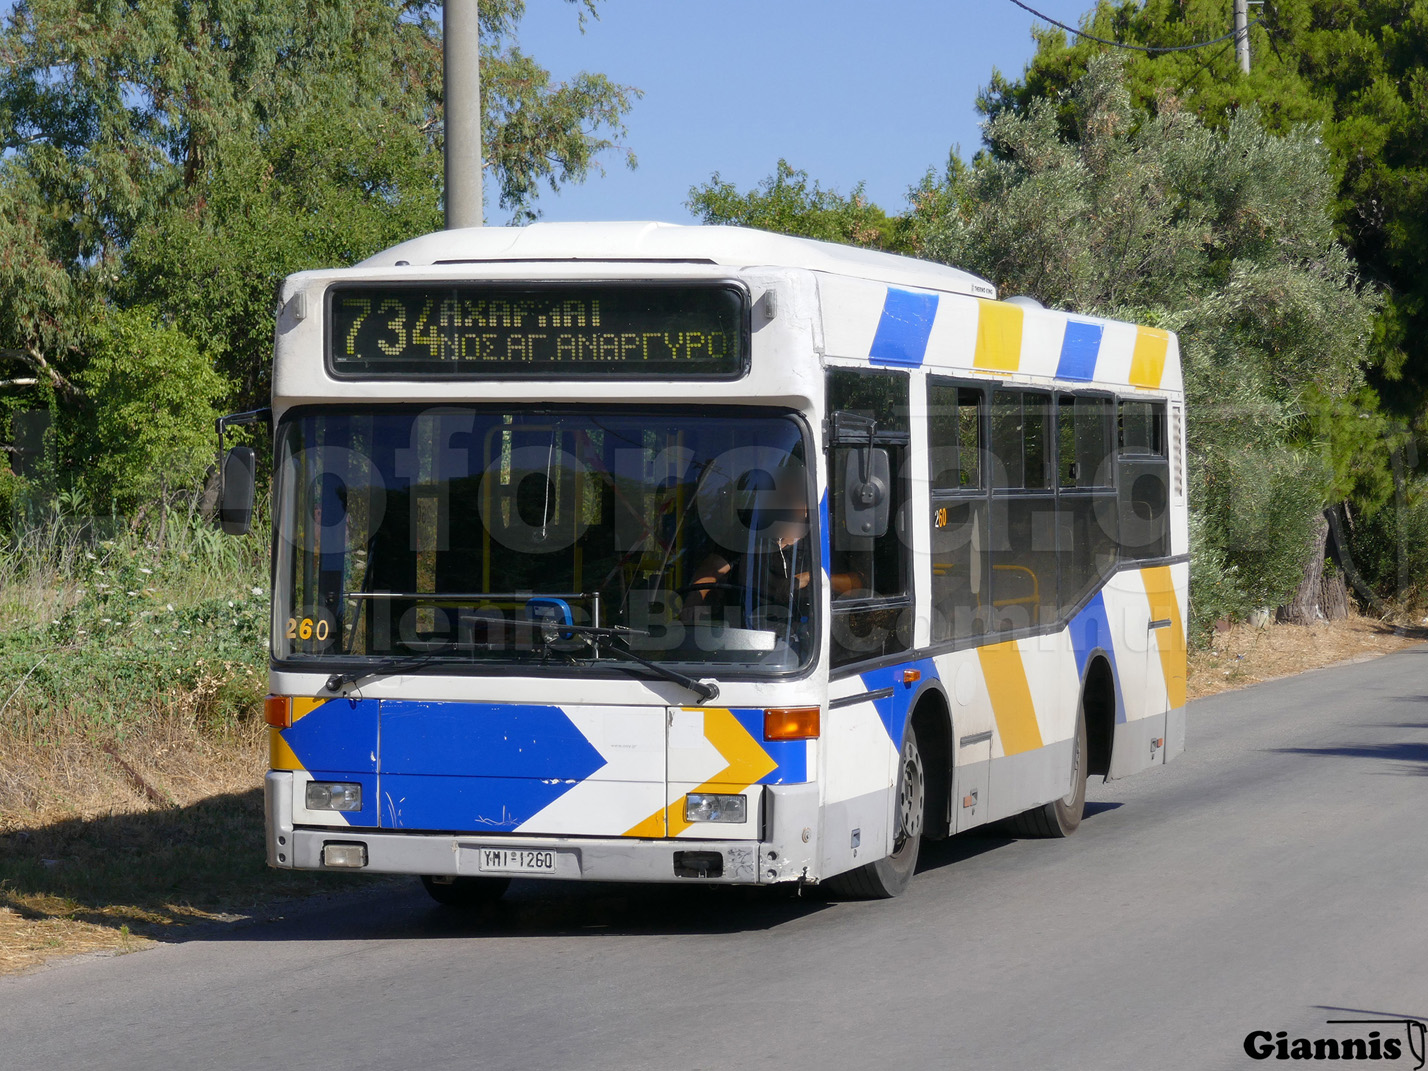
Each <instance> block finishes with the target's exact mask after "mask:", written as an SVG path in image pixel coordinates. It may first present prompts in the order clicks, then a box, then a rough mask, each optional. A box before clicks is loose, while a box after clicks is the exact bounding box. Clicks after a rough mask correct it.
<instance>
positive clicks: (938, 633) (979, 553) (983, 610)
mask: <svg viewBox="0 0 1428 1071" xmlns="http://www.w3.org/2000/svg"><path fill="white" fill-rule="evenodd" d="M990 545H991V544H990V541H989V540H988V538H987V500H986V498H985V497H978V498H939V497H936V496H934V498H933V500H932V640H933V642H934V643H941V642H945V641H947V640H960V639H966V638H968V637H972V636H980V635H982V634H984V633H985V632H986V631H987V629H988V625H989V617H990V609H991V598H990V595H991V581H990V573H989V571H988V566H987V554H988V550H989V549H990Z"/></svg>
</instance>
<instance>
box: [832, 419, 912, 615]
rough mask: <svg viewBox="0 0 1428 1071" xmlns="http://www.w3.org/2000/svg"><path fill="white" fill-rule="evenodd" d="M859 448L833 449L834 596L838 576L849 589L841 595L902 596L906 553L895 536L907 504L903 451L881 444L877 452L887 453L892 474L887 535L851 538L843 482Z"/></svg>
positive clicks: (837, 584) (900, 540)
mask: <svg viewBox="0 0 1428 1071" xmlns="http://www.w3.org/2000/svg"><path fill="white" fill-rule="evenodd" d="M861 449H863V448H862V447H854V446H837V447H834V449H833V460H832V474H833V494H832V495H831V496H830V498H829V502H828V508H829V517H830V523H831V524H832V526H833V539H832V543H833V561H832V572H833V574H834V585H833V586H834V591H833V597H834V599H835V600H836V599H837V598H838V597H839V595H840V592H839V591H838V587H839V583H840V582H839V580H838V578H839V577H840V576H843V577H846V578H847V584H848V589H847V592H844V593H842V594H849V593H851V592H857V593H858V594H859V596H860V597H863V598H872V597H888V596H894V595H902V594H905V593H906V591H907V583H908V578H907V572H908V571H907V554H906V549H905V547H904V546H903V541H902V538H901V536H900V535H899V533H898V528H899V527H900V525H901V514H902V511H903V505H904V502H905V501H906V495H905V493H904V482H905V481H904V479H903V475H904V474H903V473H902V469H903V468H904V467H905V466H904V463H903V458H904V456H905V451H904V450H903V449H902V448H900V447H894V446H888V445H883V444H880V445H879V446H878V449H880V450H887V451H888V454H889V461H890V462H891V468H892V474H893V486H892V489H891V490H892V503H891V505H890V507H889V517H890V518H891V519H890V521H889V524H888V530H887V533H886V534H884V535H881V536H876V537H874V536H859V535H853V534H852V533H850V532H848V530H847V529H846V528H845V527H843V525H842V523H841V518H842V517H843V515H844V495H845V493H846V488H845V480H846V478H847V471H848V459H849V458H850V457H856V456H857V454H858V452H859V451H860V450H861Z"/></svg>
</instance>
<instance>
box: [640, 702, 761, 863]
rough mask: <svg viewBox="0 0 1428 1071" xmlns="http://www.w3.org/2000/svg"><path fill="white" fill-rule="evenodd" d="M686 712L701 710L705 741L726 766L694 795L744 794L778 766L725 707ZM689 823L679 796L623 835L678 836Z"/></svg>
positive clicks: (682, 799) (697, 789)
mask: <svg viewBox="0 0 1428 1071" xmlns="http://www.w3.org/2000/svg"><path fill="white" fill-rule="evenodd" d="M685 709H686V710H695V711H696V712H698V709H702V710H703V713H704V739H706V740H708V741H709V742H710V743H711V744H713V745H714V749H715V750H716V751H718V752H719V754H720V755H722V756H724V760H725V762H727V763H728V765H727V766H725V767H724V768H723V769H722V770H720V771H719V772H718V773H716V774H715V775H714V776H713V777H711V778H709V780H707V781H705V782H704V783H703V784H702V785H700V786H699V787H698V788H696V789H695V790H694V791H695V792H713V791H716V790H717V791H719V792H727V793H731V794H732V793H734V792H743V791H744V790H745V789H746V788H748V787H749V786H750V785H752V784H754V783H755V782H757V781H758V780H759V779H761V778H763V777H766V776H767V775H769V774H771V773H773V771H774V770H776V769H777V768H778V763H776V762H774V760H773V759H771V758H769V754H768V752H767V751H765V750H764V749H763V748H762V747H760V746H759V742H758V741H757V740H755V739H754V738H753V737H752V736H750V735H749V731H748V730H747V729H745V728H744V727H743V726H742V725H740V724H739V719H738V718H736V717H734V713H733V711H731V710H729V709H728V708H727V707H706V708H693V707H686V708H685ZM692 824H693V823H691V822H689V821H688V820H687V819H686V818H685V817H684V796H683V795H682V794H681V795H680V797H679V799H677V800H675V801H674V802H673V803H671V804H669V806H667V807H665V808H663V809H662V810H658V811H656V812H655V813H654V814H652V815H650V816H649V817H648V818H646V819H645V820H644V821H642V822H640V823H639V824H638V825H635V826H633V827H631V828H630V829H628V830H626V832H625V836H627V837H677V836H679V835H680V834H681V833H683V832H684V831H685V830H686V829H688V828H689V827H690V826H691V825H692Z"/></svg>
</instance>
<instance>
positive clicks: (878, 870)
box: [824, 721, 927, 900]
mask: <svg viewBox="0 0 1428 1071" xmlns="http://www.w3.org/2000/svg"><path fill="white" fill-rule="evenodd" d="M926 817H927V775H926V771H925V770H924V769H923V765H922V752H921V750H919V748H918V746H917V732H916V731H915V730H914V729H913V727H912V722H911V721H909V722H908V723H907V735H906V736H905V737H904V738H903V743H902V752H901V753H900V754H899V755H898V776H897V811H896V814H895V815H894V818H893V823H894V825H893V851H892V854H891V855H889V856H888V857H887V858H886V859H879V860H878V861H877V862H875V863H867V864H865V865H863V866H860V867H858V869H857V870H850V871H848V872H847V873H845V874H838V875H837V876H835V877H832V878H829V879H828V880H827V882H825V883H824V884H825V885H826V886H827V888H828V890H829V891H830V892H831V893H833V894H834V895H835V896H841V897H847V898H848V899H854V900H886V899H888V898H889V897H893V896H900V895H901V894H902V893H903V892H904V891H906V889H907V886H908V883H909V882H911V881H912V874H913V871H915V870H916V869H917V853H918V848H919V847H920V846H921V844H922V828H923V825H924V824H925V820H926Z"/></svg>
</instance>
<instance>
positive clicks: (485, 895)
mask: <svg viewBox="0 0 1428 1071" xmlns="http://www.w3.org/2000/svg"><path fill="white" fill-rule="evenodd" d="M421 883H422V887H423V888H425V889H426V891H427V894H428V895H429V896H430V897H431V898H432V899H433V900H435V901H436V902H437V903H438V904H441V905H442V906H443V907H459V908H467V909H469V908H474V907H481V906H482V905H483V904H494V903H495V902H496V901H497V900H499V899H500V898H501V897H502V896H504V895H505V893H506V889H507V888H508V887H509V886H510V884H511V879H510V878H453V877H446V876H444V875H442V876H437V877H432V876H431V875H428V874H423V875H422V878H421Z"/></svg>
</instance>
